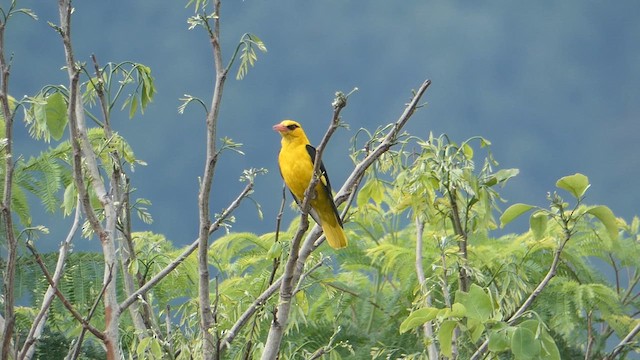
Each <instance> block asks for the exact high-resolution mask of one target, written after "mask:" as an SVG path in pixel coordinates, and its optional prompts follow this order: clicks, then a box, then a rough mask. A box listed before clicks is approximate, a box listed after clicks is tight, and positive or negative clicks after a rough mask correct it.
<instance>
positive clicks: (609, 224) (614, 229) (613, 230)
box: [586, 205, 618, 240]
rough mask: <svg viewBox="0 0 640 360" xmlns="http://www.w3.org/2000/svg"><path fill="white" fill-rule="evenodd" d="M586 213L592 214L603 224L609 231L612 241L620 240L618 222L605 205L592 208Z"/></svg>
mask: <svg viewBox="0 0 640 360" xmlns="http://www.w3.org/2000/svg"><path fill="white" fill-rule="evenodd" d="M586 213H588V214H591V215H593V216H595V217H597V218H598V220H600V222H602V225H604V227H605V228H606V229H607V232H608V233H609V237H610V238H611V240H615V239H617V238H618V221H617V220H616V216H615V215H614V214H613V211H611V209H609V208H608V207H606V206H604V205H598V206H593V207H590V208H589V209H588V210H587V211H586Z"/></svg>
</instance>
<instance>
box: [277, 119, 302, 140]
mask: <svg viewBox="0 0 640 360" xmlns="http://www.w3.org/2000/svg"><path fill="white" fill-rule="evenodd" d="M273 130H275V131H277V132H279V133H280V135H282V137H283V138H285V139H297V138H300V139H306V137H307V135H306V134H305V133H304V131H303V130H302V127H300V124H298V123H297V122H295V121H293V120H283V121H282V122H281V123H279V124H275V125H273Z"/></svg>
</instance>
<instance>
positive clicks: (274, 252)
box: [267, 241, 282, 259]
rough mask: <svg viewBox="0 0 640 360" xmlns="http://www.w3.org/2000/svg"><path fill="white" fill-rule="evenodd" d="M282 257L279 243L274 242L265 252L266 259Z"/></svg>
mask: <svg viewBox="0 0 640 360" xmlns="http://www.w3.org/2000/svg"><path fill="white" fill-rule="evenodd" d="M280 255H282V243H281V242H280V241H277V242H276V241H274V242H273V244H272V245H271V248H269V251H268V252H267V259H274V258H279V257H280Z"/></svg>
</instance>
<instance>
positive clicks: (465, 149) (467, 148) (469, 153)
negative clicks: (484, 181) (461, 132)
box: [462, 142, 473, 160]
mask: <svg viewBox="0 0 640 360" xmlns="http://www.w3.org/2000/svg"><path fill="white" fill-rule="evenodd" d="M462 153H463V154H464V157H465V158H467V160H472V159H473V148H472V147H471V145H469V144H468V143H466V142H465V143H464V144H462Z"/></svg>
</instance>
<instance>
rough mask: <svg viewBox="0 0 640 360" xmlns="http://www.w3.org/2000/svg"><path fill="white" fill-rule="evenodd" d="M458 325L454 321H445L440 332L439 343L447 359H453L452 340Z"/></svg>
mask: <svg viewBox="0 0 640 360" xmlns="http://www.w3.org/2000/svg"><path fill="white" fill-rule="evenodd" d="M457 324H458V323H457V322H455V321H453V320H447V321H444V322H443V323H442V324H441V325H440V330H438V341H439V342H440V351H442V354H444V355H445V356H447V357H451V354H452V349H451V339H452V338H453V330H454V329H455V328H456V325H457Z"/></svg>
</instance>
